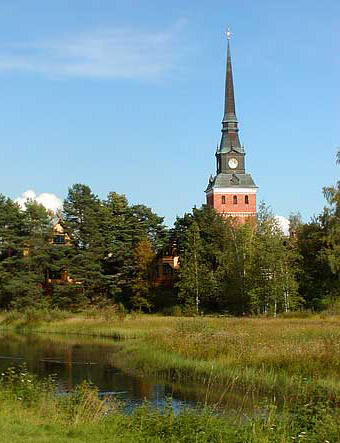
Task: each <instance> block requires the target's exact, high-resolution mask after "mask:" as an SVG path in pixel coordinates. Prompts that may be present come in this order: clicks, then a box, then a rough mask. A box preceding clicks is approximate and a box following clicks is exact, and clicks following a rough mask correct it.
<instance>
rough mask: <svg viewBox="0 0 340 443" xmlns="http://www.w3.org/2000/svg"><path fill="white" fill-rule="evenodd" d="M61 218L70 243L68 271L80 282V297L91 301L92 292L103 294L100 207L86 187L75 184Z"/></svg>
mask: <svg viewBox="0 0 340 443" xmlns="http://www.w3.org/2000/svg"><path fill="white" fill-rule="evenodd" d="M63 217H64V221H65V225H66V229H67V231H68V232H69V233H70V236H71V239H72V244H73V248H72V255H70V257H69V260H68V265H69V273H70V275H71V277H72V279H73V280H75V281H76V282H78V283H79V284H81V288H82V290H83V295H84V297H85V298H86V299H88V300H89V301H91V300H92V299H93V297H94V295H97V294H99V295H104V294H105V293H106V289H107V288H106V284H105V283H106V281H105V278H104V277H103V266H102V260H103V257H104V252H105V242H104V235H103V232H102V217H103V206H102V204H101V202H100V200H99V198H98V197H97V196H96V195H94V194H93V193H92V191H91V189H90V188H89V187H88V186H86V185H83V184H75V185H73V186H72V187H71V188H69V191H68V195H67V198H66V199H65V201H64V211H63Z"/></svg>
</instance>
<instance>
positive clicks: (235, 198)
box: [233, 195, 237, 205]
mask: <svg viewBox="0 0 340 443" xmlns="http://www.w3.org/2000/svg"><path fill="white" fill-rule="evenodd" d="M233 203H234V205H237V195H234V197H233Z"/></svg>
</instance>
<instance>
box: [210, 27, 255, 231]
mask: <svg viewBox="0 0 340 443" xmlns="http://www.w3.org/2000/svg"><path fill="white" fill-rule="evenodd" d="M230 35H231V33H230V31H228V32H227V38H228V49H227V72H226V86H225V104H224V116H223V120H222V138H221V143H220V146H217V150H216V163H217V166H216V175H215V176H214V177H213V176H210V179H209V184H208V187H207V189H206V191H205V192H206V195H207V204H208V205H210V206H213V207H214V208H215V209H216V211H217V212H218V213H219V214H221V215H223V216H225V217H228V216H232V217H235V218H236V219H237V220H238V221H239V222H241V223H244V222H245V221H246V220H247V219H248V218H249V217H251V218H255V217H256V192H257V186H256V185H255V183H254V180H253V179H252V176H251V175H250V174H246V172H245V155H246V154H245V152H244V147H243V146H241V143H240V140H239V136H238V122H237V118H236V111H235V100H234V84H233V73H232V66H231V54H230Z"/></svg>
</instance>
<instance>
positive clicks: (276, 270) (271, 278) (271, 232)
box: [248, 203, 301, 316]
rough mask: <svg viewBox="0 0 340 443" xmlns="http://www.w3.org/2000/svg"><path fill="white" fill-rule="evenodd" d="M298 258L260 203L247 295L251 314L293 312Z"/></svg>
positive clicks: (268, 211) (297, 301) (294, 249)
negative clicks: (251, 310) (250, 279)
mask: <svg viewBox="0 0 340 443" xmlns="http://www.w3.org/2000/svg"><path fill="white" fill-rule="evenodd" d="M298 262H299V255H298V253H297V250H296V248H293V247H292V246H291V245H290V244H289V242H288V240H287V239H286V238H285V236H284V234H283V232H282V231H281V229H280V227H279V226H278V223H277V221H276V219H275V217H274V216H273V214H272V212H271V211H270V210H269V209H268V208H267V207H266V206H265V205H264V204H263V203H262V204H261V205H260V208H259V211H258V218H257V225H256V231H255V235H254V244H253V254H252V258H251V269H252V271H251V272H252V282H251V287H250V289H249V291H248V294H249V297H250V303H251V306H252V309H253V312H255V313H257V314H271V315H274V316H276V315H277V313H278V312H282V311H288V310H291V309H294V308H296V307H297V306H298V305H299V304H300V303H301V299H300V297H299V295H298V283H297V279H296V270H297V266H298Z"/></svg>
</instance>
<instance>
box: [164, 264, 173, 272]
mask: <svg viewBox="0 0 340 443" xmlns="http://www.w3.org/2000/svg"><path fill="white" fill-rule="evenodd" d="M163 275H172V267H171V266H169V265H168V264H167V263H166V264H164V265H163Z"/></svg>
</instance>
